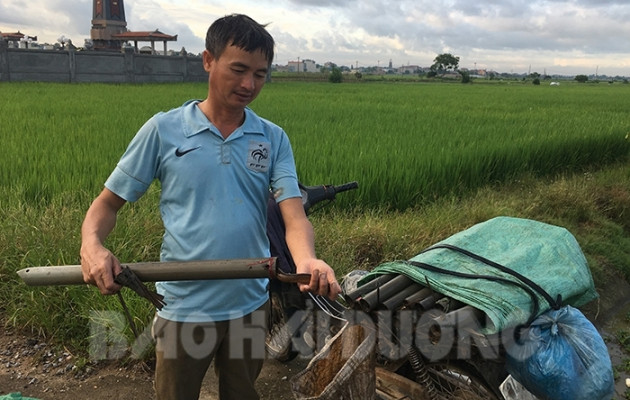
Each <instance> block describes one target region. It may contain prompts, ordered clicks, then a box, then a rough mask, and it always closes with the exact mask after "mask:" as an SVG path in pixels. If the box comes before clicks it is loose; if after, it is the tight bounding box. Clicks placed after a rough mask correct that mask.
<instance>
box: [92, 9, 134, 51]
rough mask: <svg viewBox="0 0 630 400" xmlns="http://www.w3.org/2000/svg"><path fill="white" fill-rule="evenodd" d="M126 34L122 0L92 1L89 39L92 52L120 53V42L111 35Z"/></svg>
mask: <svg viewBox="0 0 630 400" xmlns="http://www.w3.org/2000/svg"><path fill="white" fill-rule="evenodd" d="M124 32H127V20H126V19H125V4H124V3H123V0H93V11H92V29H91V31H90V37H91V38H92V42H93V43H94V50H109V51H120V49H121V42H120V40H113V37H112V36H113V35H115V34H119V33H124Z"/></svg>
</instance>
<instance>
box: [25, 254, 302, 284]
mask: <svg viewBox="0 0 630 400" xmlns="http://www.w3.org/2000/svg"><path fill="white" fill-rule="evenodd" d="M275 264H276V258H275V257H270V258H266V259H234V260H208V261H182V262H177V261H169V262H141V263H132V264H124V265H125V266H127V267H129V268H130V269H131V270H132V271H133V272H134V273H135V274H136V275H137V276H138V278H139V279H140V280H141V281H143V282H158V281H188V280H206V279H239V278H273V279H279V280H284V281H290V282H302V283H308V282H309V279H310V275H309V274H282V273H281V272H280V271H276V268H275ZM17 273H18V275H19V276H20V278H22V280H23V281H24V282H25V283H26V284H27V285H30V286H45V285H80V284H84V283H85V282H84V281H83V274H82V272H81V266H80V265H62V266H52V267H30V268H24V269H21V270H19V271H18V272H17Z"/></svg>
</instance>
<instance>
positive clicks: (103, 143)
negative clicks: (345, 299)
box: [0, 82, 630, 353]
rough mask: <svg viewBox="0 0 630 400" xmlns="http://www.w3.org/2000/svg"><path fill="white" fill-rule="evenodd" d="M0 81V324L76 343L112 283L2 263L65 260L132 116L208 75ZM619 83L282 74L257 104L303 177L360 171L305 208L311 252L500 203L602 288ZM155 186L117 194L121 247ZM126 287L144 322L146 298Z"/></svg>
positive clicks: (354, 254) (386, 252)
mask: <svg viewBox="0 0 630 400" xmlns="http://www.w3.org/2000/svg"><path fill="white" fill-rule="evenodd" d="M557 89H559V90H557ZM0 90H1V91H2V93H3V96H2V98H1V99H0V108H2V110H3V112H2V114H0V135H1V137H2V144H3V145H2V148H0V304H2V305H1V306H0V311H2V312H3V314H4V315H5V316H6V320H5V323H6V324H9V325H12V326H16V327H21V328H26V329H31V330H32V331H35V332H38V333H39V334H40V335H42V336H44V337H46V338H50V339H53V340H55V341H58V342H62V343H64V344H66V345H67V346H69V348H72V349H74V350H75V351H76V352H78V353H81V352H85V351H86V350H85V349H87V348H88V341H89V335H90V332H89V326H90V324H89V323H90V321H91V318H96V317H95V316H94V314H93V313H94V310H99V311H100V310H115V311H120V310H121V309H120V305H119V304H118V302H117V300H116V298H115V297H103V296H101V295H100V294H99V293H98V291H96V290H95V289H94V288H88V287H85V286H75V287H38V288H31V287H26V286H25V285H23V284H22V283H21V282H20V281H19V280H18V278H17V276H16V274H15V271H17V270H18V269H21V268H26V267H31V266H37V265H64V264H77V263H78V262H79V260H78V253H79V247H80V225H81V221H82V219H83V216H84V214H85V211H86V210H87V208H88V207H89V204H90V201H91V200H92V199H93V198H94V196H95V195H96V194H97V193H98V192H99V191H100V189H101V186H102V183H103V182H104V180H105V179H106V177H107V175H108V174H109V172H110V171H111V169H112V168H113V166H114V165H115V163H116V161H117V160H118V158H119V157H120V154H121V153H122V152H123V151H124V148H125V146H126V145H127V143H128V141H129V140H130V139H131V137H132V135H133V134H134V133H135V131H136V129H137V128H138V127H139V126H140V125H141V124H142V123H143V122H144V121H145V120H146V119H147V118H148V117H149V116H150V115H152V114H153V113H154V112H156V111H159V110H167V109H169V108H171V107H175V106H178V105H180V104H182V103H183V102H184V101H185V100H186V99H188V98H194V97H197V98H202V97H203V96H204V94H205V86H204V85H198V84H185V85H147V86H143V85H130V86H117V85H55V84H37V83H29V84H4V83H2V84H0ZM627 90H628V86H627V85H612V86H608V85H607V86H578V85H567V86H566V87H565V86H561V87H552V88H550V87H542V86H541V87H535V86H533V85H532V86H526V85H517V86H516V85H515V86H514V87H511V86H509V85H488V86H484V85H466V86H465V85H455V84H452V85H443V86H441V85H437V84H410V83H400V84H394V83H370V84H352V85H350V84H342V85H332V84H327V83H320V84H318V83H309V82H296V83H285V82H278V83H273V84H271V85H269V86H267V87H266V88H265V89H264V90H263V92H262V94H261V96H260V97H259V99H257V100H256V102H255V103H254V104H253V105H252V107H253V108H254V109H255V110H256V111H258V112H260V114H261V115H264V116H265V117H267V118H269V119H270V120H272V121H274V122H276V123H278V124H280V125H281V126H283V127H284V128H285V129H286V130H287V132H288V133H289V136H290V138H291V141H292V143H293V146H294V149H295V154H296V160H297V163H298V169H299V174H300V178H301V180H302V181H303V182H304V183H305V184H322V183H342V182H345V181H351V180H357V181H359V184H360V189H359V190H358V191H352V192H348V193H344V194H342V195H340V196H339V200H338V201H337V203H336V204H335V205H333V206H332V207H329V208H328V209H327V210H323V211H320V212H317V213H314V214H313V215H312V216H311V219H312V221H313V224H314V226H315V228H316V234H317V250H318V254H319V256H321V257H322V258H324V259H325V260H327V261H328V262H329V263H330V264H331V265H333V266H334V268H335V269H336V270H337V272H338V274H339V276H341V275H343V274H344V273H346V272H348V271H350V270H353V269H370V268H372V267H373V266H376V265H378V264H379V263H381V262H383V261H387V260H392V259H407V258H410V257H411V256H413V255H415V254H417V253H418V252H419V251H421V250H422V249H424V248H425V247H427V246H429V245H431V244H433V243H435V242H437V241H439V240H442V239H444V238H445V237H447V236H449V235H451V234H454V233H456V232H458V231H461V230H463V229H466V228H467V227H469V226H471V225H473V224H475V223H478V222H481V221H484V220H487V219H490V218H492V217H494V216H498V215H509V216H515V217H522V218H531V219H536V220H540V221H543V222H548V223H552V224H556V225H560V226H563V227H566V228H567V229H568V230H569V231H570V232H572V233H573V234H574V235H575V236H576V238H577V239H578V242H579V243H580V245H581V246H582V248H583V250H584V252H585V254H586V256H587V259H588V261H589V265H590V266H591V269H592V273H593V276H594V278H595V282H596V286H597V288H598V289H599V290H600V292H601V290H602V289H603V288H605V287H607V285H609V284H610V283H611V282H615V281H619V280H624V281H626V282H628V281H630V235H629V232H630V209H629V207H630V172H628V169H627V166H626V165H625V162H626V161H627V156H628V150H629V142H628V140H627V138H626V135H627V134H628V132H630V129H629V127H628V123H627V121H626V116H627V112H626V110H627V109H628V108H629V107H630V104H628V103H630V96H628V95H627V93H626V92H627ZM113 99H115V100H113ZM157 196H158V188H157V187H156V185H154V186H153V187H152V188H151V190H150V192H149V193H148V194H147V195H146V196H145V197H143V198H142V199H141V200H140V201H139V202H137V203H135V204H130V205H127V206H126V207H125V208H124V209H123V210H122V211H121V214H120V217H119V221H118V225H117V227H116V230H115V231H114V233H113V234H112V235H111V236H110V238H109V239H108V243H107V245H108V247H109V248H111V249H112V250H113V251H114V253H115V254H116V255H117V256H118V257H119V258H120V259H121V260H123V262H135V261H151V260H157V259H158V258H159V245H160V242H161V235H162V225H161V222H160V218H159V212H158V210H157V207H156V203H157ZM124 295H125V298H126V301H127V303H128V305H129V307H130V309H131V310H132V314H133V315H134V316H135V318H136V319H137V323H138V325H140V329H142V327H143V326H145V325H146V324H147V323H148V322H149V321H150V320H151V317H152V310H151V307H149V305H148V303H145V300H143V299H139V298H138V297H137V296H135V295H133V294H130V293H127V292H125V294H124ZM126 334H127V335H128V336H130V335H131V333H130V332H129V331H127V332H126Z"/></svg>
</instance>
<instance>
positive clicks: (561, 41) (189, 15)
mask: <svg viewBox="0 0 630 400" xmlns="http://www.w3.org/2000/svg"><path fill="white" fill-rule="evenodd" d="M233 12H237V13H246V14H248V15H249V16H251V17H252V18H254V19H255V20H257V21H258V22H260V23H268V24H269V26H268V29H269V31H270V32H271V34H272V35H273V36H274V38H275V39H276V42H277V47H276V53H277V55H276V59H275V60H274V63H277V64H285V65H286V64H287V62H288V61H295V60H297V59H298V58H299V59H312V60H315V61H316V62H317V63H319V64H324V63H325V62H327V61H332V62H334V63H336V64H338V65H347V66H350V65H352V66H356V65H358V66H359V67H361V66H386V65H387V64H389V62H390V60H391V62H392V64H393V66H394V67H397V66H401V65H419V66H430V65H431V64H432V63H433V59H434V58H435V56H436V55H438V54H441V53H452V54H453V55H456V56H459V57H460V67H466V68H471V69H472V68H475V67H476V68H483V69H488V70H495V71H499V72H514V73H527V72H539V73H541V74H542V73H545V72H546V73H547V74H549V75H553V74H561V75H576V74H586V75H591V74H596V73H597V74H599V75H609V76H615V75H622V76H630V40H629V39H630V23H628V21H630V1H628V0H530V1H527V2H524V1H522V0H487V1H483V2H482V1H474V0H445V1H435V0H241V1H238V2H237V1H226V0H125V13H126V17H127V27H128V29H129V30H134V31H144V30H155V29H159V30H160V31H162V32H164V33H168V34H172V35H175V34H176V35H178V40H177V42H176V43H169V48H172V49H177V50H179V49H180V48H181V47H185V48H186V50H187V51H189V52H193V53H198V52H201V51H202V50H203V42H204V37H205V33H206V30H207V28H208V25H209V24H210V23H211V22H212V21H213V20H214V19H216V18H218V17H221V16H223V15H226V14H230V13H233ZM91 18H92V0H2V1H1V2H0V31H1V32H15V31H18V30H19V31H20V32H22V33H24V34H27V35H33V36H38V39H39V42H40V43H43V42H48V43H54V42H56V41H57V39H58V38H59V37H61V36H62V35H63V36H65V37H66V38H70V39H72V41H73V43H74V44H75V45H77V46H81V45H82V44H83V41H84V39H86V38H89V35H90V26H91ZM158 48H161V47H160V46H158Z"/></svg>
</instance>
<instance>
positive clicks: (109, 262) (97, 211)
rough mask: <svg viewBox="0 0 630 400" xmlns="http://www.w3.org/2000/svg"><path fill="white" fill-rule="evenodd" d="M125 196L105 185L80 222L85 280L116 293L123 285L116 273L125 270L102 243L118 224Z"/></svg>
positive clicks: (82, 264)
mask: <svg viewBox="0 0 630 400" xmlns="http://www.w3.org/2000/svg"><path fill="white" fill-rule="evenodd" d="M124 204H125V200H124V199H123V198H121V197H119V196H118V195H116V194H115V193H113V192H111V191H110V190H109V189H103V191H102V192H101V194H99V195H98V197H97V198H96V199H94V201H93V202H92V205H91V206H90V208H89V209H88V211H87V213H86V215H85V219H84V220H83V225H82V226H81V271H82V272H83V280H84V281H85V282H86V283H91V284H93V285H96V286H98V288H99V290H100V291H101V293H102V294H114V293H117V292H118V291H119V290H120V285H119V284H117V283H116V282H114V277H115V276H116V275H118V274H119V273H120V271H122V268H121V266H120V262H119V261H118V259H117V258H116V257H115V256H114V255H113V254H112V252H111V251H109V250H107V249H106V248H105V247H104V246H103V243H104V242H105V238H106V237H107V235H109V233H110V232H111V231H112V229H114V226H115V225H116V214H117V213H118V210H120V208H121V207H122V206H123V205H124Z"/></svg>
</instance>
